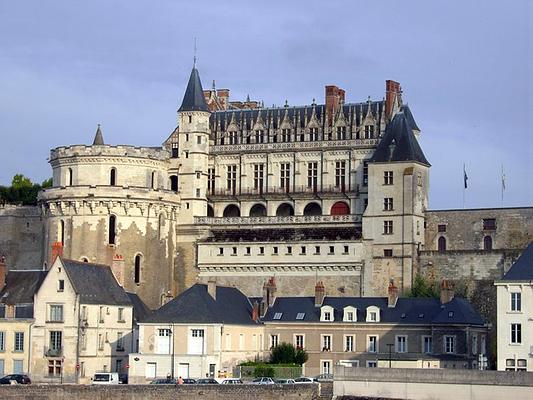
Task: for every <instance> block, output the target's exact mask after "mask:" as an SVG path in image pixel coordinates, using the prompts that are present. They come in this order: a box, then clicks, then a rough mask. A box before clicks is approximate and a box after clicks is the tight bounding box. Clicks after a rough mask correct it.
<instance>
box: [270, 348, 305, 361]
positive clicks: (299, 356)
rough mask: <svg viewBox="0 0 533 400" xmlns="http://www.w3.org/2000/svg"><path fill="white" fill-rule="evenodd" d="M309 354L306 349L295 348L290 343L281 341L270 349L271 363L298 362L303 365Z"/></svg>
mask: <svg viewBox="0 0 533 400" xmlns="http://www.w3.org/2000/svg"><path fill="white" fill-rule="evenodd" d="M308 358H309V356H308V354H307V352H306V351H305V350H304V349H298V350H297V349H295V348H294V346H293V345H292V344H290V343H281V344H279V345H277V346H276V347H274V348H272V350H271V351H270V363H271V364H298V365H302V364H304V363H305V362H306V361H307V360H308Z"/></svg>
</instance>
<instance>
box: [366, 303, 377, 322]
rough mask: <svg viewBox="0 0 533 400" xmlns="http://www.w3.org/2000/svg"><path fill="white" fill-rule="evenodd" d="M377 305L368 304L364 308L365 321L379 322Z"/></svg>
mask: <svg viewBox="0 0 533 400" xmlns="http://www.w3.org/2000/svg"><path fill="white" fill-rule="evenodd" d="M379 320H380V318H379V307H376V306H369V307H367V308H366V322H379Z"/></svg>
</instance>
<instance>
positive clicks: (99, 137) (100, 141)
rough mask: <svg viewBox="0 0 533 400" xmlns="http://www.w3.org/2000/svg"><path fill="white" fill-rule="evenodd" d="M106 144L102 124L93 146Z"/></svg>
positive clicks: (97, 131)
mask: <svg viewBox="0 0 533 400" xmlns="http://www.w3.org/2000/svg"><path fill="white" fill-rule="evenodd" d="M103 145H104V136H103V135H102V130H101V129H100V124H98V128H97V129H96V135H94V140H93V146H103Z"/></svg>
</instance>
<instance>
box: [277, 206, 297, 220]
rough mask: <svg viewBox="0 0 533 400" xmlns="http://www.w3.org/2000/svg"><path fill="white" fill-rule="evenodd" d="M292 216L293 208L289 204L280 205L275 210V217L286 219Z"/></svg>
mask: <svg viewBox="0 0 533 400" xmlns="http://www.w3.org/2000/svg"><path fill="white" fill-rule="evenodd" d="M290 215H294V208H293V207H292V206H291V205H290V204H289V203H283V204H280V205H279V206H278V208H277V210H276V216H277V217H288V216H290Z"/></svg>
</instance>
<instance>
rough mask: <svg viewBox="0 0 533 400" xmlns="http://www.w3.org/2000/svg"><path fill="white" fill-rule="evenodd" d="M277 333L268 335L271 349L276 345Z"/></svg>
mask: <svg viewBox="0 0 533 400" xmlns="http://www.w3.org/2000/svg"><path fill="white" fill-rule="evenodd" d="M278 340H279V336H278V335H270V348H271V349H273V348H274V347H277V346H278Z"/></svg>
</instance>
